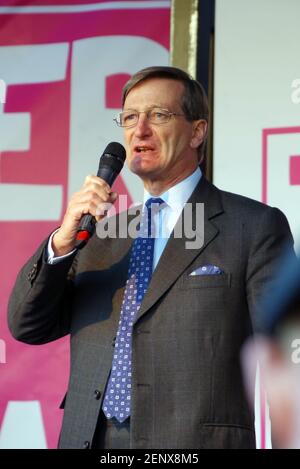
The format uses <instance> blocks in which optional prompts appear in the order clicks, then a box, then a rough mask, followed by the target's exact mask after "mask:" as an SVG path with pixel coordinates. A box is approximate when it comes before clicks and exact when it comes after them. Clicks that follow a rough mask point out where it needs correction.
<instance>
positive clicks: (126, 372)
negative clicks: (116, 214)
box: [103, 198, 164, 422]
mask: <svg viewBox="0 0 300 469" xmlns="http://www.w3.org/2000/svg"><path fill="white" fill-rule="evenodd" d="M161 204H164V201H163V200H162V199H160V198H150V199H148V200H147V202H146V204H145V206H146V209H144V210H143V212H142V217H141V224H140V231H139V235H138V237H137V238H136V239H135V240H134V242H133V245H132V249H131V255H130V261H129V268H128V276H127V282H126V286H125V292H124V297H123V303H122V307H121V314H120V320H119V327H118V332H117V337H116V344H115V351H114V357H113V362H112V370H111V374H110V377H109V381H108V385H107V389H106V392H105V397H104V400H103V412H104V414H105V415H106V417H107V418H108V419H110V418H112V417H115V418H116V419H117V420H118V421H119V422H124V420H126V419H127V417H129V415H130V400H131V343H132V326H133V323H134V321H135V319H136V316H137V313H138V311H139V309H140V306H141V302H142V300H143V298H144V295H145V293H146V291H147V288H148V285H149V282H150V280H151V276H152V268H153V255H154V241H155V233H154V232H155V226H154V223H152V220H153V217H154V215H155V213H157V212H158V211H159V210H160V208H163V205H161Z"/></svg>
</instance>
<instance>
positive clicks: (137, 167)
mask: <svg viewBox="0 0 300 469" xmlns="http://www.w3.org/2000/svg"><path fill="white" fill-rule="evenodd" d="M129 169H130V171H132V172H133V173H134V174H137V175H138V176H143V175H147V174H151V173H152V172H153V171H154V167H153V162H152V164H151V162H150V161H148V160H147V159H146V158H142V157H140V156H135V157H134V158H133V159H132V161H131V163H130V165H129Z"/></svg>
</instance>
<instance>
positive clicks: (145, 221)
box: [141, 197, 166, 238]
mask: <svg viewBox="0 0 300 469" xmlns="http://www.w3.org/2000/svg"><path fill="white" fill-rule="evenodd" d="M145 206H146V208H147V213H145V212H146V211H145V210H144V216H142V222H141V236H142V237H146V238H149V237H150V238H155V230H154V223H153V220H154V217H155V215H156V214H157V213H158V212H159V211H160V210H161V209H163V208H164V207H165V206H166V202H165V201H164V200H163V199H161V198H160V197H150V199H148V200H147V201H146V202H145Z"/></svg>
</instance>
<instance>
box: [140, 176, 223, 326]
mask: <svg viewBox="0 0 300 469" xmlns="http://www.w3.org/2000/svg"><path fill="white" fill-rule="evenodd" d="M188 203H190V204H191V206H192V212H191V213H192V221H193V225H194V226H193V229H196V226H195V222H196V219H197V218H196V210H197V208H196V204H197V203H198V204H199V203H203V204H204V230H203V231H202V229H201V227H200V229H199V227H197V228H198V229H197V236H200V237H201V238H202V240H203V232H204V240H203V244H202V246H201V247H200V248H197V249H187V248H186V242H190V241H191V240H190V239H189V238H187V237H186V236H185V235H184V233H185V230H184V229H183V230H182V231H183V236H182V237H181V238H176V237H174V232H176V227H178V224H179V223H182V219H181V217H180V219H179V220H178V222H177V225H176V227H175V229H174V232H173V233H172V235H171V237H170V239H169V241H168V243H167V245H166V248H165V250H164V252H163V254H162V256H161V258H160V260H159V263H158V265H157V267H156V269H155V271H154V273H153V276H152V279H151V282H150V285H149V288H148V290H147V293H146V294H145V297H144V299H143V302H142V304H141V307H140V310H139V312H138V315H137V318H136V321H138V320H139V319H140V318H141V317H142V316H143V315H144V314H145V313H146V312H147V311H148V310H149V308H151V307H152V306H153V305H154V304H155V303H156V302H157V301H158V300H159V298H160V297H161V296H162V295H163V294H164V293H165V292H166V291H167V290H168V289H169V288H170V287H171V286H172V285H173V283H174V282H175V281H176V280H177V279H178V277H179V276H180V275H181V274H182V273H183V272H184V271H185V270H186V269H187V268H188V266H189V265H190V264H191V263H192V262H193V260H194V259H195V258H196V257H197V256H198V255H199V254H200V253H201V252H202V251H203V250H204V249H205V248H206V247H207V246H208V244H209V243H211V241H212V240H213V239H214V238H215V237H216V236H217V234H218V232H219V230H218V229H217V228H216V227H215V225H214V224H213V222H212V221H211V220H212V218H214V217H215V216H217V215H219V214H220V213H222V212H223V208H222V204H221V200H220V194H219V190H218V189H217V188H216V187H215V186H213V185H212V184H210V183H209V182H208V181H207V180H206V179H205V178H204V176H202V178H201V180H200V182H199V184H198V185H197V187H196V188H195V190H194V192H193V194H192V195H191V197H190V199H189V200H188ZM189 221H190V220H189ZM201 225H203V223H201Z"/></svg>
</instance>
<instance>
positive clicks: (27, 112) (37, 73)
mask: <svg viewBox="0 0 300 469" xmlns="http://www.w3.org/2000/svg"><path fill="white" fill-rule="evenodd" d="M62 3H63V4H64V5H63V6H62ZM169 22H170V2H169V1H151V0H148V1H118V2H113V1H92V0H91V1H89V2H88V3H87V2H84V1H79V0H74V1H71V0H68V1H66V0H65V1H64V2H61V1H58V0H55V1H51V2H50V1H21V2H20V1H18V2H17V1H15V2H14V1H10V2H9V1H1V3H0V79H3V80H4V82H5V83H6V85H7V93H6V99H5V102H4V103H3V104H1V103H0V196H1V207H0V231H1V245H0V259H1V274H0V275H1V277H0V285H1V290H0V295H1V297H0V301H1V303H0V308H1V309H0V314H1V323H0V376H1V401H0V422H2V432H1V438H0V447H26V446H27V447H34V446H36V447H43V444H42V441H43V437H42V435H39V436H38V435H35V432H36V431H37V428H39V426H38V425H39V421H38V418H37V417H36V415H38V413H37V414H36V413H34V412H33V413H32V414H29V417H28V418H29V419H31V418H32V422H31V421H30V422H29V423H28V421H27V422H24V421H22V418H23V419H24V418H25V416H26V406H22V405H18V404H22V403H34V405H35V404H36V403H40V409H41V414H40V415H41V422H42V425H43V428H44V430H45V437H46V444H45V446H47V447H50V448H54V447H56V445H57V439H58V434H59V429H60V425H61V418H62V411H61V410H59V409H58V406H59V404H60V401H61V399H62V398H63V396H64V394H65V391H66V388H67V380H68V366H69V365H68V363H69V356H68V352H69V350H68V339H61V340H59V341H56V342H55V343H52V344H49V345H44V346H28V345H24V344H21V343H18V342H17V341H15V340H14V339H13V338H12V337H11V336H10V333H9V331H8V329H7V324H6V309H7V301H8V297H9V294H10V292H11V290H12V287H13V284H14V281H15V278H16V275H17V273H18V271H19V269H20V267H21V266H22V265H23V264H24V262H25V261H26V260H27V259H28V257H29V256H30V255H31V254H32V253H33V252H34V250H35V249H36V248H37V247H38V245H39V244H40V242H41V241H42V240H43V239H44V238H45V237H46V236H47V235H48V234H49V233H50V232H51V231H52V230H53V229H54V228H55V227H57V226H58V225H59V224H60V221H61V217H62V215H63V213H64V211H65V208H66V204H67V200H68V197H69V195H70V193H72V192H74V190H78V189H79V187H80V185H81V183H82V182H83V180H84V178H85V176H86V174H89V173H90V172H91V169H90V168H94V172H95V171H96V168H97V162H98V159H99V156H100V154H101V153H102V151H103V149H104V147H105V146H106V144H107V143H109V141H110V140H116V139H119V140H120V141H122V134H121V133H119V134H116V132H117V130H116V129H115V128H114V127H113V122H112V116H113V113H116V112H117V111H118V109H119V108H120V97H121V88H122V86H123V84H124V82H125V81H126V80H127V79H128V78H129V77H130V75H131V74H132V73H133V72H135V71H136V70H138V69H139V68H143V67H144V66H149V65H154V64H156V65H159V64H167V60H168V49H169ZM155 62H156V63H155ZM126 184H127V186H128V180H127V181H125V180H124V179H122V178H121V177H119V178H118V180H117V182H116V184H115V187H116V190H118V191H120V192H121V193H126V192H127V190H126ZM129 192H130V191H129ZM130 195H131V197H132V198H134V197H133V195H132V193H130ZM37 408H39V406H38V407H37ZM32 409H35V407H34V406H33V407H32ZM35 418H36V420H34V419H35ZM25 423H26V425H25ZM22 429H23V430H22ZM22 431H23V436H24V439H23V438H22ZM25 432H26V435H25V434H24V433H25ZM27 432H29V435H28V433H27ZM30 432H32V435H30ZM26 441H27V443H26ZM28 441H29V443H28Z"/></svg>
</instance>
